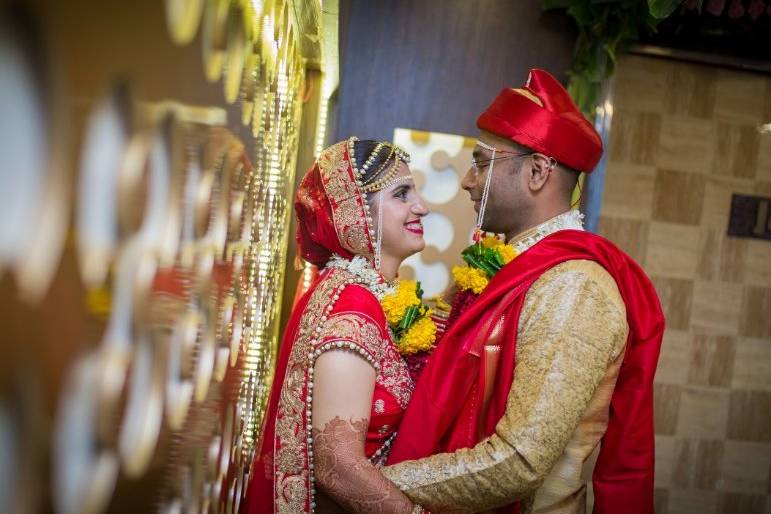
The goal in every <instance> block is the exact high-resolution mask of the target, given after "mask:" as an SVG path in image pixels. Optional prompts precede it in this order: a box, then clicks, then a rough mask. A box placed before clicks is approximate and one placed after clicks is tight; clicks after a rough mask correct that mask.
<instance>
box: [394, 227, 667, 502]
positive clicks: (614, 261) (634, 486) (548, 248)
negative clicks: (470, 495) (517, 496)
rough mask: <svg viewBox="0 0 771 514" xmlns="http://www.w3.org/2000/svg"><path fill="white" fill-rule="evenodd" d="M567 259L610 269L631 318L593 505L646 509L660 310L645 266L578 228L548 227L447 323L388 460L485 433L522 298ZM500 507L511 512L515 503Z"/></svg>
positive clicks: (508, 366)
mask: <svg viewBox="0 0 771 514" xmlns="http://www.w3.org/2000/svg"><path fill="white" fill-rule="evenodd" d="M574 259H585V260H592V261H595V262H597V263H599V264H600V265H601V266H603V267H604V268H605V269H606V270H607V271H608V273H610V275H611V276H612V277H613V278H614V279H615V281H616V284H617V285H618V288H619V291H620V293H621V297H622V298H623V300H624V303H625V304H626V311H627V321H628V323H629V338H628V340H627V347H626V354H625V356H624V361H623V364H622V366H621V370H620V372H619V376H618V381H617V383H616V388H615V390H614V392H613V396H612V398H611V403H610V419H609V422H608V429H607V432H606V433H605V436H604V437H603V439H602V442H601V447H600V454H599V457H598V459H597V464H596V465H595V469H594V476H593V483H594V498H595V500H594V512H595V513H596V514H617V513H619V512H624V513H626V514H652V513H653V471H654V434H653V376H654V374H655V371H656V364H657V362H658V356H659V349H660V347H661V338H662V335H663V332H664V315H663V313H662V311H661V305H660V304H659V300H658V297H657V295H656V292H655V290H654V288H653V285H652V284H651V282H650V280H649V279H648V277H647V276H646V275H645V273H644V272H643V270H642V269H641V268H640V267H639V266H638V265H637V264H636V263H635V262H634V261H633V260H632V259H631V258H630V257H629V256H627V255H626V254H625V253H624V252H622V251H621V250H619V249H618V248H617V247H616V246H615V245H614V244H613V243H611V242H610V241H608V240H606V239H604V238H602V237H600V236H597V235H594V234H591V233H588V232H583V231H579V230H562V231H559V232H556V233H554V234H551V235H549V236H547V237H545V238H544V239H542V240H541V241H540V242H538V243H537V244H535V245H533V246H532V247H531V248H530V249H529V250H527V251H526V252H524V253H522V254H521V255H520V256H518V257H517V258H516V259H514V260H513V261H512V262H511V263H509V264H508V265H507V266H505V267H504V268H503V269H501V270H500V271H499V272H498V273H497V274H496V275H495V277H493V279H492V280H491V281H490V284H489V285H488V286H487V288H486V289H485V291H484V292H483V293H482V294H481V295H480V297H479V298H478V299H477V301H476V302H474V303H473V304H472V305H471V306H470V307H469V308H468V309H467V310H466V312H464V313H463V314H462V315H461V316H460V317H459V318H458V320H457V321H456V322H455V323H454V324H453V325H452V327H450V328H449V330H448V332H447V333H446V334H445V335H444V337H443V339H442V342H441V344H440V345H439V347H438V349H437V351H436V352H435V353H434V355H433V356H432V357H431V360H430V361H429V363H428V365H427V366H426V368H425V370H424V371H423V374H422V376H421V378H420V381H419V382H418V385H417V388H416V390H415V392H414V394H413V396H412V400H411V402H410V406H409V408H408V409H407V413H406V414H405V416H404V418H403V420H402V423H401V427H400V429H399V436H398V437H397V439H396V442H395V445H394V447H393V451H392V452H391V456H390V458H389V461H388V463H389V464H395V463H398V462H402V461H405V460H413V459H419V458H422V457H427V456H429V455H433V454H435V453H440V452H451V451H454V450H456V449H459V448H466V447H471V446H474V445H475V444H476V443H478V442H479V441H480V440H481V439H483V438H485V437H487V436H490V435H491V434H493V432H494V430H495V425H496V424H497V422H498V421H499V420H500V419H501V417H502V416H503V414H504V412H505V410H506V401H507V398H508V395H509V390H510V388H511V383H512V381H513V379H514V367H515V357H516V344H517V327H518V325H519V316H520V312H521V310H522V305H523V304H524V300H525V295H526V293H527V291H528V289H529V288H530V286H531V285H532V284H533V282H535V281H536V280H537V279H538V278H539V277H540V276H541V275H543V273H544V272H546V271H547V270H549V269H551V268H552V267H554V266H556V265H557V264H560V263H562V262H565V261H568V260H574ZM501 315H505V318H504V319H505V322H504V323H505V325H504V327H503V330H502V331H501V334H502V338H501V359H500V363H499V367H498V373H497V377H496V379H495V387H494V391H493V397H492V399H491V401H490V404H489V407H488V409H487V412H482V408H481V405H482V395H483V392H484V383H485V370H484V359H483V358H480V357H481V356H482V355H483V346H484V343H485V341H486V340H487V338H488V336H489V334H490V331H491V330H492V329H493V326H494V324H495V321H497V320H498V319H500V317H501ZM505 511H507V512H517V511H518V504H514V505H512V506H510V507H509V508H506V509H505Z"/></svg>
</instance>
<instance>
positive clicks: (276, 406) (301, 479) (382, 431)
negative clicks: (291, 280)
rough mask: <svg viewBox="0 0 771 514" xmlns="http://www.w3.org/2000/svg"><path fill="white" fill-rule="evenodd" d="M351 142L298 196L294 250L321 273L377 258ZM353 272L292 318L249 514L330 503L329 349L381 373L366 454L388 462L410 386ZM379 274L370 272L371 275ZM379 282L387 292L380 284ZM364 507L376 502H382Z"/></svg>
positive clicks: (336, 278)
mask: <svg viewBox="0 0 771 514" xmlns="http://www.w3.org/2000/svg"><path fill="white" fill-rule="evenodd" d="M352 144H353V140H350V141H347V142H341V143H338V144H336V145H334V146H332V147H330V148H328V149H326V150H325V151H324V152H322V155H321V156H320V157H319V159H318V161H317V163H316V164H315V165H314V167H313V168H312V169H311V170H310V171H309V172H308V173H307V174H306V176H305V178H304V179H303V181H302V183H301V185H300V188H299V190H298V193H297V198H296V201H295V210H296V212H297V216H298V221H299V230H298V235H297V243H298V246H299V249H300V251H301V253H302V255H303V257H304V258H305V259H306V260H308V261H309V262H311V263H314V264H317V265H319V266H323V265H324V264H325V263H327V262H328V261H329V260H330V259H332V258H333V256H334V255H337V256H340V257H342V259H337V261H338V262H342V261H344V260H348V261H350V260H351V259H353V258H354V257H355V256H362V257H364V258H366V259H371V258H372V256H373V252H374V245H373V240H374V237H373V236H374V232H373V230H372V226H371V223H372V221H371V218H370V217H369V215H368V210H369V209H368V207H367V204H366V199H365V197H364V196H363V195H362V193H361V192H360V189H359V185H358V184H357V181H356V173H355V169H354V168H355V165H353V166H352V164H351V159H350V157H349V156H350V155H352V154H353V151H352ZM354 262H358V263H359V264H361V263H362V262H364V260H363V259H361V258H357V259H354ZM353 268H355V266H353V267H352V266H338V267H335V266H328V267H327V268H326V269H324V270H323V271H322V272H321V273H320V274H319V276H318V278H317V279H316V280H315V282H314V283H313V284H312V286H311V287H310V289H309V290H308V291H307V292H306V293H305V295H303V297H302V298H301V299H300V300H299V301H298V303H297V304H296V305H295V307H294V309H293V311H292V315H291V317H290V320H289V323H288V325H287V327H286V331H285V334H284V338H283V341H282V344H281V347H280V351H279V357H278V361H277V367H276V374H275V378H274V381H273V388H272V391H271V394H270V399H269V403H268V409H267V411H266V416H265V424H264V428H263V432H262V438H261V441H260V442H259V445H260V446H258V453H257V456H256V457H255V461H254V463H253V466H252V472H251V477H250V483H249V486H248V489H247V495H246V501H245V505H244V509H243V512H244V513H245V514H254V513H267V512H291V513H302V512H313V511H314V510H315V509H316V501H317V500H318V501H319V510H327V509H326V507H327V505H332V504H330V503H329V499H328V498H326V497H324V495H323V494H322V493H321V491H318V492H317V490H316V486H315V478H314V473H313V465H312V463H313V461H314V459H313V451H314V439H313V425H312V419H311V418H312V415H313V412H312V410H311V406H312V400H313V367H314V363H315V361H316V359H318V357H319V356H320V355H321V354H322V353H324V352H326V351H329V350H347V351H350V352H353V353H355V354H357V355H359V356H361V357H362V358H363V359H366V361H367V362H369V363H370V364H371V365H372V367H373V368H374V369H375V374H376V381H375V388H374V394H373V396H372V407H371V409H370V418H369V425H368V426H367V428H366V441H365V444H364V451H365V455H366V457H367V458H368V459H369V461H370V462H371V463H373V464H374V465H375V466H377V467H380V466H382V465H383V463H384V462H385V460H386V458H387V456H388V450H389V448H390V444H391V441H392V440H393V438H394V437H395V435H396V432H397V430H398V427H399V423H400V421H401V418H402V415H403V414H404V411H405V409H406V407H407V404H408V402H409V399H410V395H411V393H412V388H413V383H412V380H411V378H410V375H409V372H408V369H407V366H406V364H405V362H404V361H403V359H402V357H401V355H400V354H399V352H398V350H397V349H396V346H395V345H394V343H393V341H392V340H391V337H390V334H389V331H388V327H387V325H386V319H385V316H384V314H383V310H382V308H381V306H380V302H379V301H378V299H377V297H376V295H375V294H374V293H373V291H372V289H375V291H377V289H378V286H377V285H374V287H373V281H372V280H369V281H367V280H363V279H362V275H364V274H362V273H357V272H355V269H353ZM373 272H374V270H372V269H370V276H371V274H372V273H373ZM379 280H380V282H381V285H383V283H384V281H383V280H382V278H379ZM375 282H377V280H375ZM319 451H321V450H319ZM377 475H378V476H379V473H377ZM382 480H384V481H385V479H384V478H382ZM358 500H359V501H361V498H359V499H358ZM365 501H370V502H371V503H372V504H373V505H374V504H375V503H376V502H381V503H382V502H383V498H377V497H371V498H369V500H365ZM322 507H323V508H322Z"/></svg>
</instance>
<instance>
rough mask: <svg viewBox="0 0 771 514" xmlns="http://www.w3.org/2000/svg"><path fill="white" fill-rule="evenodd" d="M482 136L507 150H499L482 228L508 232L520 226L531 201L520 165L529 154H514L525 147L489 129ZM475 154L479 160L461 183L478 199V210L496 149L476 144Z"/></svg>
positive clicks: (487, 142) (500, 148) (490, 143)
mask: <svg viewBox="0 0 771 514" xmlns="http://www.w3.org/2000/svg"><path fill="white" fill-rule="evenodd" d="M479 140H480V141H481V142H483V143H485V144H486V145H488V146H493V147H495V148H497V149H499V150H503V151H504V152H505V153H503V152H500V153H499V152H496V159H495V162H494V164H493V175H492V177H491V179H490V190H489V193H488V196H487V207H486V208H485V217H484V220H483V222H482V230H485V231H487V232H494V233H498V234H500V233H503V234H507V233H509V232H510V231H511V230H512V229H513V228H514V227H517V226H518V224H519V223H518V222H519V220H520V219H521V218H522V217H523V216H524V213H526V212H527V210H528V209H529V205H530V198H529V196H528V195H527V188H526V187H522V184H521V183H520V182H521V181H522V173H520V168H521V167H522V166H523V165H524V159H526V157H516V156H515V157H510V156H511V155H512V154H517V153H521V152H522V150H523V148H522V147H518V146H517V145H515V144H513V143H512V142H510V141H508V140H507V139H504V138H501V137H498V136H496V135H494V134H491V133H489V132H484V131H482V132H481V134H480V135H479ZM473 158H474V161H475V162H476V163H478V164H477V166H471V167H470V168H469V170H468V171H467V172H466V175H465V176H464V177H463V180H462V181H461V187H463V189H465V190H466V191H467V192H468V194H469V198H470V199H471V201H472V202H474V210H475V211H476V212H479V208H480V204H481V201H482V194H483V191H484V187H485V181H486V180H487V174H488V173H490V160H489V159H491V158H492V151H491V150H488V149H486V148H484V147H482V146H480V145H476V147H474V153H473Z"/></svg>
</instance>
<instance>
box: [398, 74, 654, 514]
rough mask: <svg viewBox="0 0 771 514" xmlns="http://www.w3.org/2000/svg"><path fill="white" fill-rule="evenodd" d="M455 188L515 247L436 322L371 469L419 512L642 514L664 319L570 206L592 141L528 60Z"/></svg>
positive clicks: (636, 277) (628, 266) (481, 122)
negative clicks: (414, 380) (384, 456)
mask: <svg viewBox="0 0 771 514" xmlns="http://www.w3.org/2000/svg"><path fill="white" fill-rule="evenodd" d="M477 126H478V127H479V129H480V136H479V141H478V143H477V146H476V148H475V150H474V163H473V165H472V168H471V169H470V170H469V171H468V172H467V173H466V176H465V177H464V179H463V182H462V185H463V188H464V189H466V190H467V191H468V192H469V195H470V196H471V200H472V201H474V206H475V210H477V212H479V220H480V221H479V223H478V225H481V229H483V230H485V231H488V232H493V233H502V234H505V235H506V239H507V242H508V243H509V244H511V245H512V246H513V247H514V250H515V251H516V257H515V258H514V259H513V260H512V261H511V262H510V263H509V264H507V265H505V266H504V267H503V268H502V269H500V271H498V272H497V273H496V274H495V276H494V277H493V278H492V279H491V280H490V283H489V285H487V287H486V288H485V289H484V291H483V292H482V293H481V295H480V296H479V298H478V299H477V300H476V301H474V302H473V303H471V304H470V305H469V306H467V307H466V308H465V312H462V313H460V315H459V316H458V317H457V318H456V315H457V313H455V314H454V315H453V316H452V318H455V321H454V323H453V324H452V325H451V326H450V327H449V328H448V331H447V333H446V334H445V336H444V338H443V339H442V343H441V344H440V345H439V348H438V350H437V351H436V353H435V354H434V355H433V356H432V358H431V360H430V362H429V364H428V366H427V367H426V369H425V370H424V372H423V375H422V376H421V379H420V381H419V382H418V385H417V388H416V390H415V393H414V395H413V399H412V402H411V403H410V406H409V408H408V410H407V413H406V415H405V417H404V419H403V421H402V423H401V426H400V427H399V436H398V438H397V440H396V442H395V445H394V448H393V451H392V453H391V456H390V460H389V463H391V464H393V463H398V464H395V465H391V466H388V467H386V468H384V470H383V471H384V474H385V475H386V477H387V478H389V479H390V480H392V481H393V482H394V483H396V484H397V485H398V486H399V487H400V488H401V489H402V490H403V491H404V492H405V493H406V494H407V496H409V497H410V499H411V500H413V501H414V502H416V503H418V504H420V505H421V506H422V507H423V508H425V509H427V510H430V511H432V512H442V511H455V512H458V511H461V512H463V511H485V510H491V509H496V508H501V507H503V508H504V509H503V510H502V511H505V512H521V513H528V512H538V513H546V512H548V513H579V512H584V510H585V509H586V485H585V483H584V479H583V478H582V468H584V467H585V465H586V464H587V463H588V462H590V460H589V459H590V456H591V455H592V453H593V451H594V450H595V449H596V448H597V447H598V446H599V448H600V450H599V456H598V458H597V462H596V465H595V467H594V473H593V484H594V497H595V501H594V505H595V507H594V509H595V512H596V513H601V514H617V513H621V512H623V513H626V514H652V513H653V468H654V448H653V446H654V439H653V394H652V387H653V376H654V373H655V369H656V363H657V360H658V354H659V348H660V345H661V337H662V334H663V330H664V318H663V314H662V312H661V307H660V304H659V301H658V298H657V296H656V293H655V291H654V289H653V286H652V285H651V283H650V281H649V280H648V278H647V277H646V276H645V274H644V273H643V271H642V270H641V269H640V267H639V266H638V265H637V264H636V263H634V262H633V261H632V259H631V258H630V257H628V256H627V255H626V254H625V253H623V252H622V251H621V250H619V249H618V248H617V247H616V246H615V245H613V244H612V243H611V242H609V241H607V240H605V239H603V238H601V237H599V236H596V235H594V234H590V233H588V232H584V231H583V229H582V227H581V216H580V215H579V214H578V213H577V211H572V210H571V192H572V191H573V189H574V188H575V185H576V181H577V180H578V176H579V173H580V172H585V173H589V172H591V171H592V169H593V168H594V167H595V166H596V164H597V162H598V161H599V159H600V157H601V155H602V142H601V140H600V137H599V136H598V134H597V133H596V132H595V130H594V128H593V127H592V125H591V124H590V123H589V122H588V121H587V120H586V119H585V118H584V117H583V116H582V114H581V113H580V111H579V110H578V109H577V107H576V106H575V104H574V103H573V101H572V100H571V98H570V96H569V95H568V93H567V91H565V89H564V88H563V87H562V86H561V85H560V84H559V82H557V81H556V80H555V79H554V77H552V76H551V75H549V74H548V73H546V72H545V71H542V70H537V69H534V70H532V71H531V72H530V74H529V77H528V79H527V83H526V84H525V85H524V86H523V87H521V88H511V89H504V90H503V91H502V92H501V93H500V94H499V95H498V97H497V98H496V99H495V100H494V101H493V103H492V104H491V105H490V106H489V107H488V108H487V110H486V111H485V112H484V113H482V115H481V116H480V117H479V119H478V120H477Z"/></svg>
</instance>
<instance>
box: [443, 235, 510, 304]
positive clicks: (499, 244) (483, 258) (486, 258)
mask: <svg viewBox="0 0 771 514" xmlns="http://www.w3.org/2000/svg"><path fill="white" fill-rule="evenodd" d="M516 256H517V251H516V250H515V249H514V247H513V246H511V245H508V244H506V243H505V242H504V241H502V240H501V239H499V238H498V237H496V236H494V235H490V234H487V235H485V236H484V237H483V238H481V239H480V240H479V243H475V244H472V245H471V246H469V247H467V248H466V249H465V250H463V260H464V261H466V266H455V267H454V268H453V269H452V276H453V279H455V284H456V285H457V286H458V290H459V291H472V292H474V293H475V294H480V293H481V292H482V291H484V289H485V288H486V287H487V284H489V283H490V279H491V278H492V277H493V276H494V275H495V274H496V273H497V272H498V270H500V269H501V268H502V267H503V266H505V265H506V264H508V263H510V262H511V261H513V260H514V258H515V257H516Z"/></svg>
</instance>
